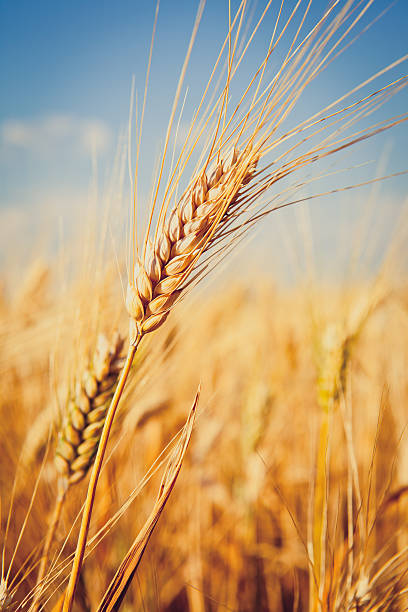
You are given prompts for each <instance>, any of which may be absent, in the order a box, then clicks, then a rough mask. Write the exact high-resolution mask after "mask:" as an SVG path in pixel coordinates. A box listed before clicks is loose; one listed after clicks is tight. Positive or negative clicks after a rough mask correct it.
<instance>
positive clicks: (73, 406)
mask: <svg viewBox="0 0 408 612" xmlns="http://www.w3.org/2000/svg"><path fill="white" fill-rule="evenodd" d="M122 348H123V339H122V338H121V337H120V336H119V334H116V335H115V336H114V338H113V341H112V342H111V343H109V341H108V340H107V338H106V337H105V336H104V335H102V334H101V335H100V336H99V338H98V343H97V346H96V350H95V353H94V355H93V360H92V362H91V363H90V364H89V367H88V369H87V370H86V371H85V372H84V374H83V376H82V378H81V380H80V381H78V383H77V385H76V389H75V393H74V394H73V395H72V397H71V398H70V400H69V402H68V413H67V417H66V420H65V422H64V424H63V426H62V428H61V430H60V432H59V436H58V445H57V450H56V455H55V464H56V467H57V470H58V472H59V473H60V475H61V476H62V477H63V478H65V479H66V480H67V482H68V484H74V483H76V482H79V481H80V480H82V478H84V476H85V475H86V473H87V471H88V469H89V468H90V466H91V465H92V462H93V459H94V456H95V453H96V450H97V448H98V443H99V437H100V433H101V430H102V427H103V423H104V420H105V415H106V411H107V409H108V407H109V404H110V401H111V399H112V396H113V394H114V391H115V388H116V383H117V380H118V376H119V373H120V370H121V368H122V365H123V360H122V359H121V356H120V355H121V351H122Z"/></svg>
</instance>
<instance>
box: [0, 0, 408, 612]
mask: <svg viewBox="0 0 408 612" xmlns="http://www.w3.org/2000/svg"><path fill="white" fill-rule="evenodd" d="M271 4H272V3H268V2H265V3H264V4H263V7H262V11H261V13H260V15H259V16H258V17H257V18H258V19H259V21H258V22H257V21H256V19H254V18H253V16H252V18H253V20H252V22H251V21H249V15H248V11H249V9H250V8H251V7H252V5H251V4H250V3H247V2H246V1H245V0H244V1H243V2H241V3H239V4H238V3H237V6H235V5H234V3H231V5H229V13H228V27H227V31H226V33H225V40H224V43H223V44H222V45H221V49H220V55H219V57H218V59H217V60H216V63H215V65H214V67H213V68H212V67H211V69H210V73H209V78H208V82H203V90H202V92H200V95H201V96H202V97H201V98H199V102H198V103H197V104H196V106H195V111H194V113H192V115H191V122H190V123H189V124H188V127H187V128H185V127H184V130H179V128H180V125H181V123H182V122H181V114H182V112H183V110H184V105H185V100H186V97H187V94H186V97H185V98H184V99H183V96H184V87H185V82H184V81H185V78H186V74H187V75H188V71H187V66H188V61H189V59H190V54H191V53H192V51H191V50H192V48H193V43H195V42H196V37H197V32H199V22H200V20H201V17H202V10H204V3H203V2H201V3H200V4H199V7H198V11H197V16H196V22H195V24H194V27H193V29H192V35H191V40H190V46H189V47H188V49H187V52H186V59H185V64H184V66H183V67H181V72H180V79H179V81H178V84H176V86H175V94H174V101H172V103H171V105H170V108H169V123H168V126H167V129H166V132H165V133H164V135H163V136H164V137H163V141H162V142H161V143H160V152H159V155H158V159H157V160H156V166H155V170H154V178H153V182H152V186H151V190H150V196H149V198H148V199H147V201H146V202H145V201H143V197H142V196H141V195H140V193H139V191H138V188H139V182H141V181H143V180H144V179H143V169H142V168H143V141H142V127H141V126H142V124H143V115H144V111H145V106H146V99H147V97H146V96H147V94H146V92H147V91H148V84H149V77H150V58H151V56H149V60H148V66H147V77H146V86H145V90H143V87H144V84H141V85H140V88H141V91H142V94H141V95H140V98H138V97H137V96H136V95H135V92H134V89H132V93H131V102H130V117H129V128H128V136H127V138H126V139H125V140H126V142H125V144H124V143H123V141H122V142H121V146H122V149H121V150H122V153H121V155H120V156H119V158H118V159H119V160H120V163H118V166H117V167H116V168H115V169H114V172H113V174H114V175H115V180H116V179H118V184H119V182H121V181H122V182H123V181H125V179H124V175H125V173H124V171H123V168H125V167H126V166H129V178H128V179H126V181H128V187H127V188H123V186H122V184H121V186H120V187H117V188H116V187H115V188H114V189H112V193H115V194H117V193H119V196H118V197H116V196H115V198H114V199H115V202H114V203H112V202H107V201H105V200H104V201H103V202H102V203H101V205H100V206H99V207H97V208H93V207H90V210H89V211H86V221H87V222H86V223H81V224H78V227H77V228H76V234H75V236H71V235H70V236H69V241H68V244H67V245H66V247H64V249H60V250H55V249H54V250H51V255H50V256H49V257H48V258H44V257H40V256H39V254H38V253H36V252H35V250H34V252H33V253H32V256H31V257H30V260H31V261H26V263H25V265H24V266H21V267H20V269H19V271H18V273H17V274H14V275H13V276H11V275H10V274H7V270H5V271H4V272H3V274H2V278H3V279H4V282H2V291H1V294H0V339H1V344H0V346H1V348H0V372H1V376H0V385H1V394H0V398H1V399H0V428H1V436H0V513H1V516H0V520H1V523H0V542H1V551H2V557H1V575H0V610H4V611H6V610H31V611H33V612H34V611H38V610H50V611H53V612H57V611H63V612H69V611H70V610H75V611H81V610H82V611H94V610H95V611H96V610H98V611H102V610H106V611H108V610H119V609H121V610H124V611H131V610H140V611H142V610H143V611H151V610H152V611H154V610H157V611H158V612H159V611H160V612H178V611H180V612H181V611H184V610H185V611H190V612H213V611H214V612H215V611H217V612H218V611H220V612H221V611H222V610H234V611H236V612H257V611H259V612H262V611H265V612H266V611H280V610H282V611H285V612H286V611H289V610H294V611H309V612H318V611H319V612H324V611H326V610H327V611H333V612H334V611H343V610H350V611H351V610H354V611H356V612H357V611H360V612H363V611H367V612H368V611H381V610H388V611H394V610H395V611H403V610H408V531H407V519H406V517H407V512H408V496H407V493H408V470H407V468H406V465H407V461H408V439H407V431H406V429H407V423H408V421H407V406H408V384H407V366H408V284H407V276H406V271H407V268H406V261H405V259H406V246H405V245H406V231H405V228H406V227H407V224H406V220H407V216H406V213H404V211H403V212H402V213H401V216H400V217H399V219H398V220H394V221H395V223H394V225H395V232H394V234H393V237H392V239H390V238H389V237H388V236H387V237H385V236H381V235H380V236H379V244H380V247H379V250H380V251H381V257H380V258H378V253H377V251H376V253H377V263H376V265H375V266H374V267H373V266H371V267H370V266H368V267H367V268H366V269H365V273H364V274H361V273H360V274H357V275H355V276H353V275H352V274H351V273H350V274H349V276H348V277H347V275H345V276H344V275H343V277H342V278H341V279H340V276H341V275H340V274H338V272H337V273H336V272H335V271H333V275H332V277H331V278H327V276H325V277H323V275H319V270H318V268H316V269H315V270H314V272H313V274H310V270H309V271H306V272H305V269H304V268H305V267H307V266H302V264H301V263H300V264H299V266H298V269H297V270H296V272H297V274H295V277H296V278H297V280H296V281H295V282H279V281H278V280H277V279H275V278H274V274H273V265H272V262H271V261H270V259H271V257H272V256H271V251H269V252H268V248H267V245H266V247H265V248H264V249H263V251H262V253H263V259H262V262H261V264H259V262H258V263H254V264H253V265H252V263H251V262H252V261H254V262H256V259H253V260H252V259H251V257H252V255H253V252H252V255H251V243H250V240H249V239H250V238H251V237H252V235H253V234H254V232H256V231H257V230H258V227H260V228H262V232H265V231H268V224H273V223H275V218H276V217H278V216H279V215H280V214H284V212H285V211H282V210H281V209H284V208H286V207H288V206H293V207H300V208H302V207H306V206H307V205H309V206H311V207H312V206H313V202H314V200H315V199H317V198H323V197H329V198H330V197H331V196H334V195H335V192H342V193H344V194H345V195H344V199H345V200H347V198H348V199H349V200H350V201H352V199H353V198H354V197H355V195H354V194H355V190H356V189H357V188H358V187H360V186H361V183H367V184H368V185H370V184H371V185H377V183H379V182H380V183H382V182H383V181H385V180H386V179H387V180H388V179H390V180H391V181H392V180H393V179H395V178H396V176H397V175H400V174H402V173H403V172H404V171H405V167H404V165H403V164H404V161H406V160H402V171H401V172H400V171H399V170H400V169H396V170H395V173H388V174H386V173H385V172H383V173H381V172H380V173H376V172H375V171H373V172H372V174H371V175H370V176H369V178H368V180H366V176H362V178H361V179H359V178H358V176H359V175H358V174H357V175H356V174H353V179H352V184H350V183H347V181H345V182H343V183H342V182H341V181H342V180H343V178H342V177H340V178H339V176H338V173H340V172H341V171H342V170H343V166H342V165H341V164H342V163H343V164H344V157H343V159H342V161H338V159H339V158H338V156H339V155H340V156H341V155H345V156H347V155H349V151H350V150H351V151H352V152H353V151H354V148H355V146H358V145H359V144H360V143H364V142H365V141H367V140H369V139H370V143H371V142H372V140H371V139H374V138H380V139H381V138H384V134H388V133H394V132H397V133H398V132H399V131H401V132H400V133H401V134H403V129H404V123H405V121H406V119H407V116H406V114H404V113H405V112H406V109H404V108H402V109H401V106H400V108H399V111H400V112H393V113H391V112H390V113H389V114H388V115H380V116H377V115H376V112H378V110H379V109H380V110H381V112H383V110H384V109H385V110H386V109H387V104H386V103H388V102H389V101H390V100H391V101H392V103H393V104H394V103H395V104H397V107H398V100H399V96H400V95H401V92H404V87H405V84H406V81H407V77H406V76H405V75H404V72H403V70H404V63H403V61H405V59H406V58H400V59H398V60H397V61H395V62H394V63H393V64H392V65H390V66H386V67H385V68H384V69H383V70H382V71H379V72H378V73H377V74H375V75H374V76H372V77H371V75H367V78H366V80H365V81H364V82H363V83H362V84H360V85H358V86H356V87H351V88H350V90H349V91H345V92H344V95H342V96H341V97H340V98H337V99H335V100H334V101H333V102H332V103H325V104H324V105H323V106H322V105H320V106H319V100H317V106H316V108H314V109H313V108H311V109H310V112H309V109H308V117H306V118H305V117H302V116H300V115H296V109H297V106H298V105H299V104H300V102H299V100H300V99H301V95H302V93H303V91H304V90H306V89H307V88H309V87H313V85H314V81H315V79H316V78H317V77H318V76H319V74H320V73H321V72H323V71H324V70H326V68H327V69H328V70H330V68H331V62H332V60H333V59H334V58H335V57H336V55H337V54H341V53H342V52H343V51H346V50H347V49H348V48H349V46H350V45H352V43H353V41H354V37H355V36H357V37H358V36H359V35H361V34H362V33H363V31H364V28H365V26H364V21H363V18H365V14H366V12H367V11H369V9H371V5H372V2H371V0H362V1H357V0H356V1H354V0H344V1H340V0H337V1H335V2H333V3H330V4H328V5H327V6H326V4H325V5H324V8H323V9H322V12H321V14H320V13H318V16H316V15H314V14H312V16H313V18H312V21H311V25H310V24H309V21H308V20H309V18H311V16H309V8H310V7H311V6H312V5H313V9H314V8H315V7H316V4H318V3H315V2H313V3H312V2H303V1H302V0H300V1H299V2H297V3H295V2H293V3H291V2H282V4H281V8H280V9H279V8H271ZM321 8H322V7H321V6H317V9H321ZM269 11H275V13H273V19H274V20H273V22H272V23H274V24H275V26H274V29H273V30H268V33H269V38H266V39H265V41H266V44H265V48H264V54H263V55H261V56H260V57H259V58H258V60H257V63H255V64H254V65H253V66H252V65H251V71H250V76H249V77H248V76H246V80H244V81H240V80H236V73H237V72H238V69H239V67H240V64H241V62H242V64H243V65H245V59H246V57H247V56H246V53H247V49H248V48H249V46H250V44H251V42H252V38H254V39H256V36H257V35H258V36H260V34H259V33H258V28H259V32H262V25H263V23H264V20H267V19H268V18H269ZM282 11H283V13H282ZM380 17H381V14H380V13H379V12H378V11H377V13H375V12H374V14H373V15H372V16H371V19H373V23H375V21H376V19H377V18H380ZM156 18H157V13H156ZM247 20H248V23H247ZM267 23H268V22H267ZM370 23H371V22H370ZM305 24H307V28H306V29H304V28H305ZM246 25H247V27H246ZM155 28H156V22H154V25H153V32H155ZM286 35H288V36H289V40H286V39H285V36H286ZM265 41H264V42H265ZM281 44H282V45H283V46H284V49H283V50H284V53H283V55H282V56H280V58H279V60H280V64H279V66H280V67H279V68H278V69H277V68H276V65H273V66H272V65H271V63H272V62H270V58H271V57H272V58H273V57H274V56H273V52H274V51H275V49H277V48H279V49H280V46H279V45H281ZM246 45H247V46H246ZM151 49H152V50H153V49H154V40H153V38H152V46H151ZM395 69H397V70H398V74H397V75H396V74H395V73H394V72H393V71H395ZM384 75H385V77H384ZM187 78H188V77H187ZM383 78H386V79H388V80H387V81H384V80H383ZM333 79H335V74H333ZM376 79H379V80H378V81H377V80H376ZM143 91H145V94H144V95H145V97H143ZM183 100H184V101H183ZM200 100H201V101H200ZM383 107H384V109H383ZM293 112H295V117H294V118H293V122H292V123H291V122H290V120H289V119H290V117H291V113H293ZM179 131H181V132H183V133H182V134H181V135H180V133H179ZM119 149H120V147H119V148H118V150H119ZM360 151H363V153H364V149H360ZM327 160H328V162H327ZM353 160H354V158H353ZM365 161H366V160H365V159H364V158H363V157H358V156H357V158H356V163H355V164H354V167H353V171H354V172H355V171H356V169H357V171H358V169H359V164H358V163H357V162H360V163H361V166H362V165H363V163H364V162H365ZM326 162H327V163H328V164H329V165H325V164H326ZM350 163H351V162H350ZM140 176H141V178H139V177H140ZM119 179H120V180H119ZM318 179H323V183H319V182H318ZM328 180H329V186H328V183H327V181H328ZM309 188H310V189H311V191H309V190H308V189H309ZM373 189H374V188H373ZM142 191H143V190H142ZM373 193H374V194H375V192H374V191H372V192H371V195H372V194H373ZM361 197H362V198H363V199H364V198H366V200H367V202H368V200H369V198H370V192H369V191H367V190H366V191H365V192H363V196H361ZM309 200H310V202H311V203H310V204H308V201H309ZM116 205H118V208H115V206H116ZM375 210H377V209H375ZM272 213H273V214H272ZM83 214H84V217H83V218H85V213H83ZM374 214H377V213H376V212H375V213H374ZM289 219H292V220H293V218H292V217H289ZM303 221H304V222H305V219H303ZM306 225H307V224H306V223H304V226H303V227H302V228H301V230H302V231H303V233H302V231H301V232H300V233H301V235H302V236H303V241H304V244H303V245H300V246H299V244H297V245H296V248H297V249H299V250H298V252H297V254H296V253H295V260H296V257H297V258H298V259H300V260H302V257H303V258H305V259H307V257H306V255H305V253H306V254H307V253H308V249H309V248H310V245H311V243H313V236H312V234H313V231H311V230H310V228H308V227H306ZM380 225H381V224H380ZM118 227H119V230H118ZM286 229H287V231H289V233H292V234H293V236H292V238H293V237H294V236H296V228H294V227H293V228H292V227H290V228H289V230H288V228H286ZM380 229H381V228H380ZM56 231H57V230H56ZM350 233H352V228H350ZM256 235H257V234H255V236H256ZM271 235H272V234H271ZM261 236H262V233H261ZM356 236H357V238H356V239H357V243H358V244H359V249H357V251H356V252H351V251H352V249H351V247H350V254H349V259H350V261H351V264H350V269H353V266H354V267H355V266H356V262H355V261H354V260H353V258H357V259H358V256H357V255H358V254H359V255H360V256H361V253H362V252H363V251H364V248H363V247H362V246H361V244H360V243H359V240H360V241H362V240H366V241H367V244H368V243H369V242H370V241H371V240H374V239H373V237H369V236H368V237H367V233H366V234H365V235H364V236H363V235H362V234H361V232H360V234H358V232H357V233H356ZM359 236H360V238H359ZM377 238H378V236H377ZM259 240H261V238H260V239H259ZM344 248H346V247H344ZM302 249H303V251H302ZM295 250H296V249H295ZM268 253H269V254H268ZM299 253H300V254H299ZM356 253H357V255H356ZM292 255H293V253H292ZM234 256H235V258H234ZM279 257H281V258H282V260H283V259H290V254H289V253H287V252H286V253H285V252H280V253H279ZM322 257H323V258H324V257H325V255H324V254H323V255H322ZM327 257H329V254H327ZM378 259H380V260H381V261H380V263H378ZM230 260H231V264H232V265H231V266H230V267H228V266H225V265H224V264H228V262H229V261H230ZM352 264H353V265H352ZM295 267H296V264H295ZM302 268H303V269H302ZM308 272H309V273H308Z"/></svg>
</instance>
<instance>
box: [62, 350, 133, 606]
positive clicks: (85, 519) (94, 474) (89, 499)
mask: <svg viewBox="0 0 408 612" xmlns="http://www.w3.org/2000/svg"><path fill="white" fill-rule="evenodd" d="M137 346H138V341H137V340H136V341H135V342H134V343H133V345H131V346H130V347H129V350H128V354H127V356H126V361H125V364H124V366H123V370H122V372H121V374H120V378H119V381H118V386H117V387H116V391H115V394H114V396H113V398H112V402H111V404H110V406H109V410H108V412H107V415H106V420H105V423H104V426H103V429H102V434H101V439H100V442H99V445H98V451H97V453H96V457H95V462H94V464H93V466H92V471H91V476H90V479H89V485H88V492H87V495H86V500H85V505H84V510H83V513H82V521H81V528H80V531H79V536H78V541H77V547H76V551H75V556H74V561H73V564H72V570H71V575H70V577H69V583H68V587H67V590H66V593H65V599H64V605H63V609H62V610H63V612H71V610H72V604H73V600H74V595H75V590H76V586H77V583H78V578H79V574H80V572H81V567H82V562H83V559H84V552H85V546H86V541H87V536H88V531H89V525H90V522H91V515H92V508H93V504H94V499H95V491H96V485H97V483H98V478H99V474H100V471H101V467H102V462H103V458H104V455H105V451H106V446H107V443H108V438H109V434H110V430H111V427H112V423H113V420H114V418H115V414H116V409H117V407H118V405H119V401H120V398H121V396H122V393H123V390H124V388H125V384H126V380H127V377H128V375H129V372H130V368H131V366H132V362H133V358H134V356H135V354H136V350H137Z"/></svg>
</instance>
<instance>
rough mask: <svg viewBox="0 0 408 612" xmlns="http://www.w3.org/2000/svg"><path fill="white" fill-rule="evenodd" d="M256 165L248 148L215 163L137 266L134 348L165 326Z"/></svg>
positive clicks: (131, 303) (131, 290)
mask: <svg viewBox="0 0 408 612" xmlns="http://www.w3.org/2000/svg"><path fill="white" fill-rule="evenodd" d="M256 165H257V157H256V156H255V155H254V154H252V153H251V149H250V148H249V147H247V148H246V149H245V150H244V151H243V152H242V153H239V152H238V151H236V150H235V149H234V150H233V151H232V152H231V153H230V155H229V156H228V157H225V158H224V159H220V160H219V161H217V163H216V164H215V166H214V167H213V169H212V170H211V171H210V172H209V173H208V175H207V172H206V171H205V170H203V171H202V172H201V174H199V176H198V177H197V179H196V180H195V182H194V183H193V186H192V187H191V189H189V190H188V192H187V193H186V194H185V195H184V196H183V197H182V198H181V201H180V202H179V204H178V205H177V206H176V207H175V208H174V210H173V211H172V212H171V214H170V215H169V216H168V217H167V219H166V220H165V221H164V222H163V223H162V224H161V227H160V230H159V232H158V233H157V237H156V240H155V244H154V246H153V247H151V248H150V253H149V254H147V255H146V257H145V261H144V262H143V263H142V262H139V263H138V264H136V266H135V269H134V274H133V278H132V279H131V281H130V283H129V285H128V292H127V299H126V307H127V311H128V313H129V315H130V317H131V319H132V322H131V341H132V342H134V341H135V340H136V339H137V338H139V339H140V337H141V336H142V335H144V334H146V333H148V332H151V331H153V330H155V329H157V328H158V327H160V326H161V325H162V324H163V323H164V321H165V319H166V318H167V315H168V313H169V312H170V309H171V307H172V306H173V305H174V303H175V302H176V301H177V300H178V298H179V297H180V296H181V294H182V292H183V289H184V288H185V284H186V281H187V278H188V276H189V274H190V272H191V271H192V269H193V267H194V265H195V264H196V262H197V260H198V258H199V257H200V255H201V254H202V253H203V252H204V251H205V250H206V248H207V247H208V246H209V244H210V242H211V240H212V239H214V237H216V231H217V228H220V227H221V226H222V224H223V221H224V220H225V219H226V218H227V214H228V211H229V210H230V209H231V208H232V206H233V205H234V203H236V202H237V200H238V197H239V195H240V194H241V192H242V189H243V187H245V185H247V184H248V183H249V181H250V180H251V177H252V176H253V174H254V172H255V169H256Z"/></svg>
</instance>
